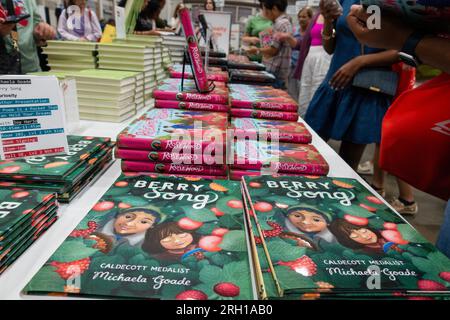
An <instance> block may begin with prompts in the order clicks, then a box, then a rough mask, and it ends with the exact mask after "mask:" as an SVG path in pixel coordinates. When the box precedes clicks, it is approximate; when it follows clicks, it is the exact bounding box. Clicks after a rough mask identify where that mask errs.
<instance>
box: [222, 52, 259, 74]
mask: <svg viewBox="0 0 450 320" xmlns="http://www.w3.org/2000/svg"><path fill="white" fill-rule="evenodd" d="M227 59H228V60H227V61H228V63H227V65H228V69H229V70H233V69H239V70H254V71H265V70H266V66H265V65H263V64H262V63H259V62H256V61H250V59H249V58H248V57H247V56H243V55H237V54H229V55H228V58H227Z"/></svg>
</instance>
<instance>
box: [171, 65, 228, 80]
mask: <svg viewBox="0 0 450 320" xmlns="http://www.w3.org/2000/svg"><path fill="white" fill-rule="evenodd" d="M169 74H170V77H171V78H176V79H181V78H182V77H183V65H182V64H173V65H171V66H170V67H169ZM207 76H208V80H211V81H214V82H225V83H227V82H228V80H229V76H228V72H226V71H222V69H221V68H217V67H209V69H208V75H207ZM184 78H185V79H193V75H192V71H191V66H190V65H188V64H187V65H186V66H185V67H184Z"/></svg>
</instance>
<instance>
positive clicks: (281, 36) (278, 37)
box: [273, 32, 291, 42]
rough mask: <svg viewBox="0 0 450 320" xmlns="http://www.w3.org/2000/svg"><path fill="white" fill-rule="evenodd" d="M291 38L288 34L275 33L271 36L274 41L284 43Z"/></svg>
mask: <svg viewBox="0 0 450 320" xmlns="http://www.w3.org/2000/svg"><path fill="white" fill-rule="evenodd" d="M290 37H291V34H290V33H289V32H276V33H274V35H273V38H274V39H275V40H276V41H280V42H282V41H286V40H287V39H289V38H290Z"/></svg>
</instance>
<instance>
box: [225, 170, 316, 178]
mask: <svg viewBox="0 0 450 320" xmlns="http://www.w3.org/2000/svg"><path fill="white" fill-rule="evenodd" d="M244 176H249V177H259V176H261V171H257V170H230V179H231V180H241V179H242V177H244ZM270 176H272V177H281V176H287V177H299V176H305V174H303V173H279V174H271V175H270ZM310 177H315V178H318V177H319V176H310Z"/></svg>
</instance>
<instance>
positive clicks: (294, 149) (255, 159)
mask: <svg viewBox="0 0 450 320" xmlns="http://www.w3.org/2000/svg"><path fill="white" fill-rule="evenodd" d="M233 151H234V153H233V154H232V155H233V157H232V158H233V164H232V165H230V167H231V168H233V169H243V170H261V169H265V170H267V171H269V172H273V173H276V174H278V173H279V174H281V173H303V174H312V175H320V176H323V175H327V173H328V171H329V166H328V163H327V162H326V161H325V159H324V158H323V157H322V155H321V154H320V153H319V151H317V149H316V148H315V147H314V146H313V145H310V144H292V143H278V144H272V143H266V142H262V141H258V142H254V141H248V140H238V141H237V142H236V143H235V144H234V150H233ZM230 157H231V156H230Z"/></svg>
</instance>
